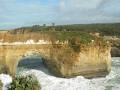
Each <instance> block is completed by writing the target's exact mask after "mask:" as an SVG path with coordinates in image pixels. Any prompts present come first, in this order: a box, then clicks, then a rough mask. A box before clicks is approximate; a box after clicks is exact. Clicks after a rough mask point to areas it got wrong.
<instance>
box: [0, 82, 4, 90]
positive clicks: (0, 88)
mask: <svg viewBox="0 0 120 90" xmlns="http://www.w3.org/2000/svg"><path fill="white" fill-rule="evenodd" d="M2 87H3V84H2V82H1V81H0V90H2Z"/></svg>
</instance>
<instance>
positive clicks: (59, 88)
mask: <svg viewBox="0 0 120 90" xmlns="http://www.w3.org/2000/svg"><path fill="white" fill-rule="evenodd" d="M112 61H113V66H112V71H111V73H110V74H109V75H108V76H107V77H105V78H97V79H85V78H84V77H82V76H78V77H75V78H70V79H67V78H59V77H55V76H52V75H51V74H49V73H48V72H47V73H45V72H46V71H45V68H44V69H42V70H36V69H28V70H25V71H22V73H24V75H28V74H34V75H35V76H36V77H37V79H38V80H39V82H40V84H41V86H42V90H120V58H113V60H112ZM115 64H119V66H118V65H117V66H115ZM40 68H43V67H40ZM44 71H45V72H44Z"/></svg>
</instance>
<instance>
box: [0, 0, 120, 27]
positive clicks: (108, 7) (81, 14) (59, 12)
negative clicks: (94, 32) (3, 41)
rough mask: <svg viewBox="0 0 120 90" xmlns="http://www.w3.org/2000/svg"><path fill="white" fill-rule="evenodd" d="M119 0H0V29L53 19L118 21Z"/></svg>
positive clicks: (62, 20) (47, 21)
mask: <svg viewBox="0 0 120 90" xmlns="http://www.w3.org/2000/svg"><path fill="white" fill-rule="evenodd" d="M119 6H120V0H0V21H1V22H0V29H8V28H14V27H20V26H28V25H33V24H44V23H51V22H55V23H56V24H69V23H97V22H120V7H119Z"/></svg>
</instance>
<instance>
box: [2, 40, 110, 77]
mask: <svg viewBox="0 0 120 90" xmlns="http://www.w3.org/2000/svg"><path fill="white" fill-rule="evenodd" d="M48 42H50V41H48ZM51 42H52V43H47V44H40V43H39V44H35V43H34V44H10V43H11V42H9V43H7V44H5V45H4V44H3V45H2V44H1V45H0V62H2V63H4V64H5V65H6V66H7V67H8V69H9V73H11V74H12V75H14V74H15V72H16V67H17V65H18V63H19V61H20V60H21V58H22V57H24V56H26V55H27V54H30V53H37V54H39V55H40V56H41V57H42V58H43V62H44V64H45V65H46V66H47V67H48V69H49V70H50V71H51V72H52V73H53V74H55V75H56V76H59V77H73V76H78V75H83V76H85V77H86V78H92V77H98V76H106V75H107V74H108V73H109V72H110V70H111V55H110V49H111V47H110V46H109V45H103V44H102V45H101V42H98V41H94V40H92V41H91V42H90V43H89V44H84V45H83V44H75V45H71V44H69V42H68V43H61V42H57V41H54V42H57V44H56V43H54V42H53V41H51ZM4 43H5V42H4Z"/></svg>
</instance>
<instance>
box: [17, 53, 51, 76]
mask: <svg viewBox="0 0 120 90" xmlns="http://www.w3.org/2000/svg"><path fill="white" fill-rule="evenodd" d="M31 70H37V72H43V73H45V74H48V75H51V73H50V72H49V70H48V69H47V67H46V66H45V65H44V61H43V59H42V57H41V56H40V55H38V53H32V54H30V55H27V56H24V57H22V58H21V59H20V61H19V63H18V65H17V69H16V75H23V74H24V73H25V72H27V71H31Z"/></svg>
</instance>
